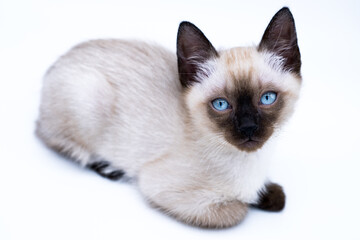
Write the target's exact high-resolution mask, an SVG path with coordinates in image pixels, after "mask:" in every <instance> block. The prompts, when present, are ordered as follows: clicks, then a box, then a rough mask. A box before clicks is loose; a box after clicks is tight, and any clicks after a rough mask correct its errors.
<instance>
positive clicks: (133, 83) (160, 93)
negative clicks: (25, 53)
mask: <svg viewBox="0 0 360 240" xmlns="http://www.w3.org/2000/svg"><path fill="white" fill-rule="evenodd" d="M281 11H282V12H283V13H282V15H281ZM281 11H280V12H279V13H280V15H279V13H278V14H277V15H278V18H279V19H280V20H282V19H281V18H286V19H287V18H289V16H291V14H290V15H289V13H290V12H288V9H283V10H281ZM284 14H285V15H284ZM279 16H280V17H279ZM274 18H275V17H274ZM291 19H292V17H291ZM282 21H283V20H282ZM291 24H293V22H291ZM291 26H292V25H291ZM293 31H295V28H294V30H293ZM270 33H271V31H270ZM267 35H269V36H270V35H271V34H267ZM264 36H266V33H265V35H264ZM295 37H296V34H295ZM264 39H265V40H264ZM274 47H276V46H274ZM296 47H297V44H296ZM261 48H264V49H263V50H262V49H261ZM265 48H268V45H267V42H266V38H265V37H263V41H262V43H261V44H260V46H259V47H249V48H233V49H230V50H225V51H221V52H217V51H216V50H215V49H214V48H213V47H212V45H211V44H210V42H208V40H207V39H206V38H205V36H204V35H203V34H202V33H201V32H200V30H198V29H197V28H196V27H195V26H193V25H192V24H190V23H183V24H182V25H181V26H180V29H179V35H178V54H177V56H178V61H176V55H175V54H174V53H171V52H169V51H167V50H166V49H163V48H162V47H160V46H157V45H154V44H147V43H144V42H136V41H135V42H134V41H131V42H130V41H122V40H96V41H90V42H87V43H83V44H81V45H79V46H77V47H75V48H73V49H72V50H71V51H70V52H69V53H67V54H66V55H64V56H63V57H61V58H60V59H59V60H58V61H57V62H56V63H55V64H54V66H53V67H52V68H51V69H50V70H49V71H48V73H47V74H46V76H45V80H44V88H43V97H42V104H41V107H40V117H39V120H38V128H37V134H38V136H40V138H41V139H43V141H44V142H45V143H46V144H47V145H48V146H50V147H51V148H53V149H56V150H58V151H60V152H63V153H66V154H68V155H69V156H70V157H72V158H73V159H75V160H76V161H78V162H80V163H81V164H82V165H84V166H90V167H92V168H93V169H95V170H96V171H98V172H100V173H101V174H102V175H107V174H110V176H111V174H112V173H114V172H115V173H117V174H113V176H121V175H122V173H123V171H124V172H125V173H126V175H127V176H129V177H132V178H134V179H135V180H136V182H137V183H138V185H139V188H140V191H141V192H142V194H143V195H144V196H145V197H146V199H147V200H148V201H149V202H150V203H151V204H152V205H154V206H156V207H158V208H160V209H162V210H164V211H165V212H167V213H168V214H170V215H173V216H175V217H176V218H178V219H180V220H181V221H184V222H187V223H190V224H194V225H198V226H203V227H228V226H232V225H234V224H236V223H238V222H239V221H240V220H241V219H242V218H243V217H244V216H245V214H246V211H247V207H248V204H259V207H260V208H264V209H270V210H280V209H282V207H283V206H284V195H283V192H282V190H281V187H279V186H278V185H274V184H268V183H267V179H266V178H267V175H266V174H267V167H268V163H269V161H268V159H267V155H266V154H267V150H268V149H269V148H271V144H270V142H271V140H269V139H270V138H271V136H272V135H273V132H275V131H276V130H277V128H278V127H279V126H280V125H281V123H282V122H283V121H284V120H286V119H287V118H288V116H289V115H290V114H291V112H292V109H293V105H294V103H295V101H296V99H297V96H298V91H299V88H300V83H301V81H300V80H301V78H300V74H299V70H300V66H299V69H298V70H296V71H294V69H295V67H296V66H297V65H296V64H297V63H295V65H291V64H293V62H291V61H290V63H289V64H288V62H287V61H286V59H285V57H284V56H280V58H279V55H275V54H274V53H273V52H271V51H268V50H265ZM274 49H275V48H274ZM281 57H283V58H281ZM284 59H285V60H284ZM298 60H299V61H300V55H299V59H298ZM298 64H300V62H299V63H298ZM289 66H290V67H289ZM294 66H295V67H294ZM179 73H180V74H179ZM179 78H180V81H179ZM269 91H271V92H276V93H277V96H278V97H277V98H278V100H277V101H276V102H275V103H274V104H272V105H271V106H265V105H263V104H261V106H258V104H259V103H258V102H256V101H257V99H259V98H262V95H263V94H264V93H266V92H269ZM216 99H226V101H227V102H229V107H228V108H226V109H223V110H217V109H214V106H215V105H214V101H215V100H216ZM254 99H255V100H254ZM254 101H255V102H254ZM230 104H231V105H230ZM255 105H256V106H255ZM240 106H241V107H240ZM244 116H245V117H244ZM233 125H234V126H233ZM263 125H264V126H263ZM104 163H105V164H104ZM109 169H110V170H109ZM266 184H268V185H267V186H266ZM269 189H273V190H272V191H269ZM274 192H275V193H274ZM267 193H269V194H267ZM273 193H274V194H273ZM271 194H273V195H274V196H272V195H271ZM277 198H279V199H277ZM269 201H270V203H269ZM268 205H269V206H268ZM275 205H276V206H275Z"/></svg>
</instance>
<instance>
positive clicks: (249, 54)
mask: <svg viewBox="0 0 360 240" xmlns="http://www.w3.org/2000/svg"><path fill="white" fill-rule="evenodd" d="M219 64H220V66H221V68H223V69H224V70H225V72H224V74H225V75H226V76H225V77H224V78H223V80H224V81H225V82H224V86H225V89H226V90H228V91H231V90H233V91H234V90H237V91H242V90H245V91H250V90H255V89H257V90H259V89H262V88H276V89H279V90H280V89H281V88H282V85H283V84H282V80H281V78H282V77H281V75H282V72H281V71H280V69H281V60H280V59H277V58H276V57H275V56H271V55H270V54H266V53H259V52H258V51H257V49H256V48H254V47H248V48H241V47H239V48H232V49H229V50H227V51H224V52H221V54H220V57H219ZM275 79H276V80H275Z"/></svg>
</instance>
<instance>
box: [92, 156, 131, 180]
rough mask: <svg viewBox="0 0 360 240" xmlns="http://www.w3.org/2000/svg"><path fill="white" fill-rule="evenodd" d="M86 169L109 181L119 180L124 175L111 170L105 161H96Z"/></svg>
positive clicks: (121, 172) (118, 171) (119, 171)
mask: <svg viewBox="0 0 360 240" xmlns="http://www.w3.org/2000/svg"><path fill="white" fill-rule="evenodd" d="M88 168H90V169H92V170H94V171H95V172H97V173H98V174H99V175H100V176H102V177H105V178H108V179H110V180H119V179H120V178H122V177H123V176H124V175H125V172H124V171H122V170H111V171H109V170H108V168H111V165H110V163H109V162H107V161H98V162H94V163H91V164H89V165H88Z"/></svg>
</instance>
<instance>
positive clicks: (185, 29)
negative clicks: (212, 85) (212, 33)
mask: <svg viewBox="0 0 360 240" xmlns="http://www.w3.org/2000/svg"><path fill="white" fill-rule="evenodd" d="M217 55H218V54H217V52H216V50H215V48H214V47H213V46H212V44H211V43H210V41H209V40H208V39H207V38H206V37H205V35H204V34H203V33H202V32H201V31H200V29H198V28H197V27H196V26H195V25H194V24H192V23H190V22H182V23H180V26H179V31H178V35H177V59H178V71H179V76H180V81H181V85H182V86H183V87H188V86H191V85H192V84H193V83H194V82H198V81H199V80H198V79H197V78H196V75H197V74H198V73H199V71H202V70H201V67H200V66H201V64H203V63H204V62H206V61H207V60H208V59H210V58H212V57H216V56H217ZM203 74H206V73H205V72H203Z"/></svg>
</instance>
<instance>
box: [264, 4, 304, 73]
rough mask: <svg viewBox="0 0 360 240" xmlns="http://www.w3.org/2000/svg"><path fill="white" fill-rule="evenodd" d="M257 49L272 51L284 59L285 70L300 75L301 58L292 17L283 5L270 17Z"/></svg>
mask: <svg viewBox="0 0 360 240" xmlns="http://www.w3.org/2000/svg"><path fill="white" fill-rule="evenodd" d="M258 49H259V51H269V52H273V53H275V54H276V55H278V56H281V57H282V58H283V59H284V64H283V66H284V68H285V70H288V71H291V72H294V73H296V74H299V75H300V68H301V59H300V51H299V46H298V44H297V36H296V29H295V22H294V18H293V16H292V14H291V12H290V10H289V8H287V7H284V8H282V9H280V11H278V12H277V13H276V14H275V16H274V17H273V18H272V19H271V21H270V23H269V25H268V26H267V28H266V30H265V33H264V35H263V37H262V39H261V42H260V44H259V48H258Z"/></svg>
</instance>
